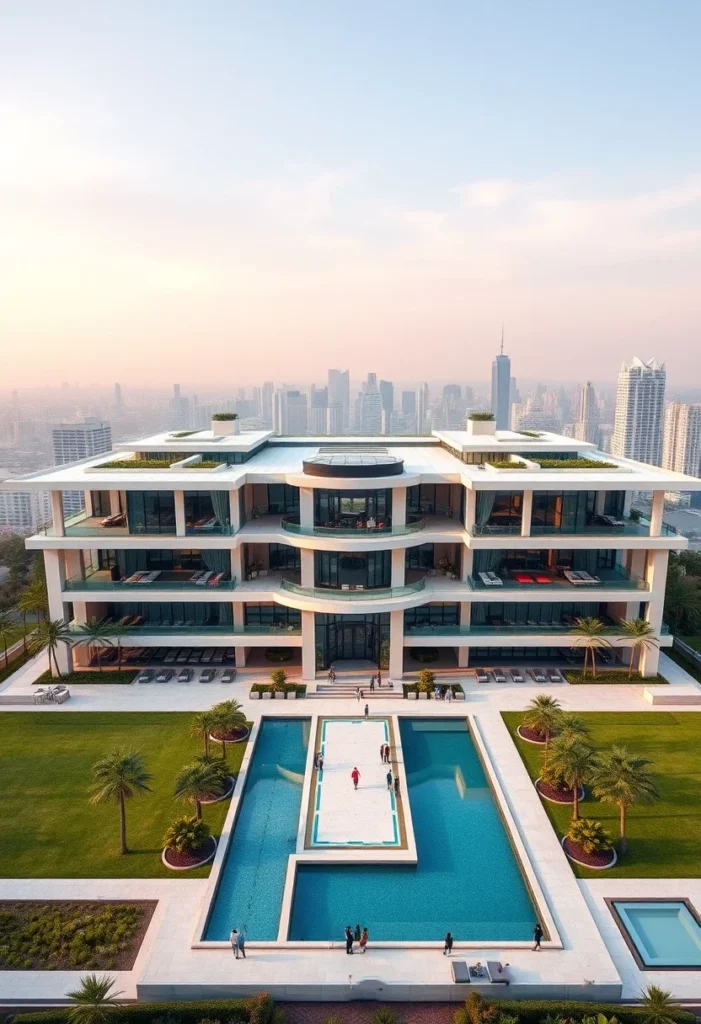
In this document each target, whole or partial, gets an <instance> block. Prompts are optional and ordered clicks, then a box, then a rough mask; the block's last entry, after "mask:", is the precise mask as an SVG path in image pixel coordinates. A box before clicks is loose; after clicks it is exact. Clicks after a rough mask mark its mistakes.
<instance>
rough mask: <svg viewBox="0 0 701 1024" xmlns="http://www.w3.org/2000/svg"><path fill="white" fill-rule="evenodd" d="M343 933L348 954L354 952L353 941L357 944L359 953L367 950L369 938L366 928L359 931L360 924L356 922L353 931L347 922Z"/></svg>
mask: <svg viewBox="0 0 701 1024" xmlns="http://www.w3.org/2000/svg"><path fill="white" fill-rule="evenodd" d="M344 934H345V937H346V953H347V954H348V955H350V954H351V953H354V952H355V950H354V949H353V945H354V943H357V944H358V951H359V952H360V953H364V952H365V951H366V950H367V947H368V938H369V936H368V930H367V928H363V930H362V931H361V930H360V925H359V924H357V925H356V926H355V931H353V929H352V928H351V926H350V925H349V924H347V925H346V928H345V933H344Z"/></svg>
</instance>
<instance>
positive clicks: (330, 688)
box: [306, 679, 404, 711]
mask: <svg viewBox="0 0 701 1024" xmlns="http://www.w3.org/2000/svg"><path fill="white" fill-rule="evenodd" d="M358 686H360V689H361V690H362V691H363V696H362V698H361V699H360V702H356V699H355V691H356V688H357V687H358ZM314 697H316V698H317V699H322V700H329V699H335V700H345V701H348V703H350V702H351V701H352V702H353V703H357V704H358V707H359V708H360V710H361V711H362V709H363V705H364V704H366V703H370V701H373V700H403V698H404V691H403V690H402V684H401V683H395V684H394V688H393V689H391V690H390V688H389V683H388V682H387V681H385V680H383V681H382V687H381V688H380V689H379V690H378V688H377V687H375V689H374V690H372V691H371V690H370V687H369V686H368V684H367V682H366V681H365V680H363V682H362V683H360V682H358V681H357V680H356V682H349V681H348V680H347V679H336V682H335V683H329V682H325V683H318V684H317V687H316V690H312V691H309V690H307V697H306V699H307V700H313V699H314Z"/></svg>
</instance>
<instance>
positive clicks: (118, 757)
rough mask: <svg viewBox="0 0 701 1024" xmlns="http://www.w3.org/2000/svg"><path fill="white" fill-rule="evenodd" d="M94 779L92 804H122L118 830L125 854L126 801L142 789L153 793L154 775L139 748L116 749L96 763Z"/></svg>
mask: <svg viewBox="0 0 701 1024" xmlns="http://www.w3.org/2000/svg"><path fill="white" fill-rule="evenodd" d="M93 775H94V777H95V783H94V785H93V791H94V792H93V797H92V800H91V801H90V802H91V803H92V804H103V803H107V802H110V801H112V802H114V803H116V804H118V805H119V834H120V840H121V852H122V854H125V853H129V850H128V849H127V817H126V802H127V800H131V799H132V798H133V797H135V796H140V795H141V794H142V793H150V792H151V788H150V786H149V785H148V783H149V782H150V781H151V779H152V778H153V776H152V775H149V773H148V772H147V771H146V767H145V765H144V762H143V759H142V757H141V754H139V753H138V751H136V750H132V751H125V750H118V749H115V750H113V751H112V752H111V753H109V754H108V755H107V757H104V758H103V759H102V760H101V761H98V762H97V764H94V765H93Z"/></svg>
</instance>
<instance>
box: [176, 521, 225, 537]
mask: <svg viewBox="0 0 701 1024" xmlns="http://www.w3.org/2000/svg"><path fill="white" fill-rule="evenodd" d="M235 532H236V531H235V530H234V529H233V527H232V525H231V523H219V522H217V520H216V519H199V520H198V521H197V522H196V523H185V536H186V537H212V536H215V537H229V536H231V534H233V533H235Z"/></svg>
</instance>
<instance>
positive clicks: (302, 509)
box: [299, 487, 314, 529]
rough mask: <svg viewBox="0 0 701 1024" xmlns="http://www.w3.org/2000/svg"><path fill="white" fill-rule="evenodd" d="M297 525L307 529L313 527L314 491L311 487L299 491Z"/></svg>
mask: <svg viewBox="0 0 701 1024" xmlns="http://www.w3.org/2000/svg"><path fill="white" fill-rule="evenodd" d="M299 525H300V526H306V527H308V528H309V529H311V528H312V527H313V526H314V490H313V489H312V488H311V487H300V489H299Z"/></svg>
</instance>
